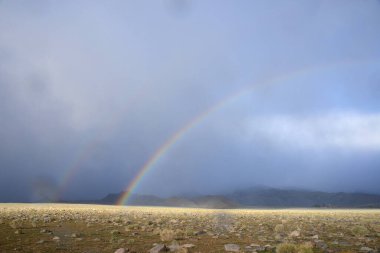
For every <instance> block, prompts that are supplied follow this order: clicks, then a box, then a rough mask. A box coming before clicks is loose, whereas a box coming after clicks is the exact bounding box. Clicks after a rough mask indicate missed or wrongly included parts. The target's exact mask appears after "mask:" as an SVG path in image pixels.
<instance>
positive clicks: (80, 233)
mask: <svg viewBox="0 0 380 253" xmlns="http://www.w3.org/2000/svg"><path fill="white" fill-rule="evenodd" d="M379 249H380V210H375V209H373V210H331V209H330V210H329V209H326V210H313V209H309V210H306V209H305V210H301V209H298V210H297V209H284V210H248V209H246V210H244V209H239V210H238V209H234V210H210V209H195V208H193V209H191V208H160V207H117V206H105V205H103V206H102V205H69V204H0V252H2V253H3V252H4V253H6V252H44V253H45V252H80V253H97V252H111V253H113V252H118V253H123V252H151V253H155V252H157V253H158V252H184V253H186V252H194V253H196V252H203V253H209V252H272V253H275V252H278V253H292V252H294V253H311V252H315V253H318V252H329V253H334V252H341V253H343V252H346V253H348V252H364V253H365V252H367V253H370V252H378V250H379Z"/></svg>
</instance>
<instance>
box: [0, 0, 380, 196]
mask: <svg viewBox="0 0 380 253" xmlns="http://www.w3.org/2000/svg"><path fill="white" fill-rule="evenodd" d="M379 12H380V5H379V4H378V1H365V2H364V1H361V2H359V1H344V2H343V1H342V2H339V1H336V2H333V3H332V2H331V1H315V2H313V3H306V2H293V1H285V2H276V3H274V2H272V3H269V2H258V1H257V2H256V1H249V2H248V1H238V2H228V1H225V2H218V3H217V4H216V2H215V1H166V0H165V1H157V2H154V3H152V2H149V3H148V2H144V1H135V2H132V1H131V2H125V1H113V2H104V1H80V2H78V1H65V2H57V1H33V2H26V1H25V2H17V1H1V2H0V31H1V32H0V99H1V100H0V119H1V122H0V138H1V142H0V150H1V152H0V173H1V174H0V175H1V177H0V201H12V200H36V199H38V198H44V197H46V198H49V197H51V196H50V195H49V194H48V193H49V192H52V191H54V190H55V189H58V188H61V187H62V186H64V188H63V190H62V189H61V191H62V192H63V197H65V198H71V199H74V198H79V199H85V198H98V197H101V196H103V195H105V194H107V193H109V192H117V191H120V190H122V189H123V188H124V187H126V186H127V185H128V183H130V182H131V180H132V179H133V177H134V175H136V173H137V172H138V169H139V168H140V167H141V166H142V165H143V164H144V162H145V161H146V160H147V159H149V157H150V156H151V154H153V153H154V152H155V150H156V149H158V148H159V147H160V146H161V145H162V144H163V143H164V142H165V141H166V140H167V139H168V138H169V137H170V136H171V135H172V134H173V133H175V132H176V131H178V129H180V128H181V127H183V126H184V125H186V124H187V123H188V122H189V121H190V120H191V119H192V118H194V117H196V116H197V115H199V114H200V113H202V112H203V111H205V110H206V109H207V108H209V107H210V106H212V105H214V104H215V103H217V102H218V101H220V100H222V99H224V98H225V97H228V96H229V95H230V94H232V93H234V92H236V91H238V90H240V89H242V87H246V86H250V85H253V86H255V85H256V84H258V83H261V82H262V81H264V80H267V79H271V78H274V77H278V76H283V75H287V73H290V72H297V71H299V70H300V69H305V68H313V66H321V67H320V68H315V69H316V70H315V71H310V73H309V74H305V75H303V76H302V77H298V79H297V78H294V79H290V80H287V81H283V82H280V83H278V84H276V85H273V86H271V87H268V88H266V87H263V88H262V89H260V90H259V91H254V92H247V93H246V94H245V95H242V96H241V97H239V98H238V99H236V100H235V101H234V102H231V103H229V104H226V105H225V106H224V107H223V108H221V109H219V110H217V111H216V112H215V113H213V114H212V115H210V116H209V117H207V118H206V119H205V120H204V121H203V122H200V123H199V124H198V125H197V126H196V127H195V128H194V129H191V130H190V131H189V132H188V133H187V134H186V135H185V136H184V137H183V138H182V139H181V140H180V141H179V142H178V143H177V144H175V145H174V146H173V147H172V148H171V149H170V150H169V151H168V152H167V153H166V155H165V156H164V157H163V158H162V159H161V160H160V161H159V162H158V163H157V164H155V166H154V169H152V170H151V171H150V172H149V173H148V174H147V175H146V177H145V178H144V180H143V181H142V182H141V184H140V185H139V188H138V191H140V192H157V191H158V190H159V192H160V193H161V194H167V195H170V194H175V193H178V192H190V191H198V192H202V193H203V192H218V191H227V190H232V189H235V188H238V187H245V186H251V185H252V184H267V185H273V186H300V187H306V186H308V187H313V188H316V189H326V190H366V191H377V192H380V189H379V188H378V186H376V182H375V180H374V178H379V171H378V170H377V169H376V168H377V167H378V164H379V160H378V158H377V157H378V152H379V143H378V142H377V140H378V130H377V129H378V127H379V122H378V118H379V110H380V108H379V107H380V104H379V102H378V95H379V90H380V88H379V87H380V83H379V80H380V79H379V78H380V76H379V73H380V71H379V63H378V60H379V59H380V47H379V45H380V36H379V34H378V32H377V30H378V24H379V22H380V15H379ZM339 62H343V63H345V62H346V63H347V62H352V63H353V64H336V66H335V67H334V66H333V67H329V68H327V67H323V66H327V65H334V63H339ZM336 117H338V118H339V117H340V118H341V120H340V121H339V120H338V121H336V122H335V124H331V125H329V124H327V122H330V121H334V119H335V118H336ZM345 120H346V121H347V120H348V121H349V122H350V124H346V123H345V122H346V121H345ZM279 122H280V123H279ZM316 123H318V124H319V125H320V127H319V128H318V127H314V125H315V124H316ZM277 125H280V126H279V127H278V128H277ZM342 126H343V128H342ZM284 128H286V129H285V130H284ZM341 128H342V129H341ZM358 128H361V129H362V130H361V131H359V130H357V129H358ZM279 129H280V130H279ZM281 129H282V130H281ZM300 132H303V133H304V138H303V139H302V138H300V135H299V133H300ZM318 134H323V135H324V136H325V138H317V137H318ZM273 136H277V137H276V138H273ZM305 136H306V137H305ZM326 136H327V137H326ZM348 136H350V138H351V139H350V138H349V137H348ZM294 138H298V139H299V140H298V141H296V142H295V141H293V140H294ZM334 138H335V139H334ZM317 140H318V141H319V142H318V141H317ZM334 140H335V142H334ZM336 140H338V142H339V143H340V145H336V143H337V141H336ZM358 140H359V141H358ZM292 143H293V144H292ZM294 143H298V145H294ZM308 143H309V144H310V143H312V144H313V145H306V144H308ZM331 143H333V144H334V143H335V144H334V145H333V144H331ZM342 143H343V144H342ZM290 144H292V145H290ZM289 147H290V148H289ZM299 153H301V154H302V157H300V156H299V155H298V154H299ZM67 171H71V172H73V173H72V176H71V177H67ZM65 176H66V178H68V179H67V180H66V181H65V180H64V178H65ZM210 178H212V182H211V181H210ZM340 178H345V180H344V182H342V181H341V180H338V179H340ZM62 184H63V185H62ZM163 184H164V185H165V188H164V189H163V188H162V185H163Z"/></svg>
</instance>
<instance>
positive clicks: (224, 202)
mask: <svg viewBox="0 0 380 253" xmlns="http://www.w3.org/2000/svg"><path fill="white" fill-rule="evenodd" d="M121 194H122V193H119V194H108V195H107V196H106V197H104V198H103V199H101V200H96V201H87V203H99V204H114V203H116V201H117V200H118V199H119V197H120V196H121ZM128 204H129V205H136V206H173V207H197V208H216V209H227V208H250V207H269V208H271V207H275V208H280V207H285V208H287V207H337V208H380V195H376V194H368V193H345V192H337V193H329V192H322V191H310V190H303V189H277V188H270V187H253V188H248V189H243V190H238V191H235V192H232V193H229V194H223V195H203V196H202V195H201V196H199V195H197V196H189V195H187V196H174V197H170V198H162V197H157V196H154V195H140V194H135V195H132V196H131V198H130V199H129V201H128Z"/></svg>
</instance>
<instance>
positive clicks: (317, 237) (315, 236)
mask: <svg viewBox="0 0 380 253" xmlns="http://www.w3.org/2000/svg"><path fill="white" fill-rule="evenodd" d="M311 239H313V240H318V239H319V236H318V235H313V236H312V237H311Z"/></svg>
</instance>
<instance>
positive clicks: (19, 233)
mask: <svg viewBox="0 0 380 253" xmlns="http://www.w3.org/2000/svg"><path fill="white" fill-rule="evenodd" d="M23 233H24V232H23V231H22V230H16V231H15V234H16V235H21V234H23Z"/></svg>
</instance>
